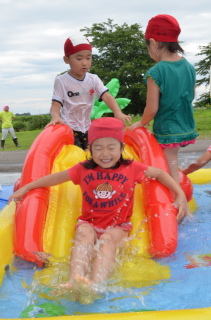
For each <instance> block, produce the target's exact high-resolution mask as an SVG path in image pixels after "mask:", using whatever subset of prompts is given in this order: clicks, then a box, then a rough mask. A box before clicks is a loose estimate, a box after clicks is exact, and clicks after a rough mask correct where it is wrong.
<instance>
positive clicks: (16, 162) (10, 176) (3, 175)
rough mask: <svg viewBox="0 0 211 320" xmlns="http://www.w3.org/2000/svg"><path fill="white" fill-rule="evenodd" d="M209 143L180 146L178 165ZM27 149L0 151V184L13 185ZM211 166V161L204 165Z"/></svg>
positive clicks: (183, 164) (210, 142) (201, 152)
mask: <svg viewBox="0 0 211 320" xmlns="http://www.w3.org/2000/svg"><path fill="white" fill-rule="evenodd" d="M210 145H211V140H197V141H196V143H195V144H193V145H188V146H186V147H184V148H180V151H179V166H181V167H184V168H185V167H187V166H188V165H189V164H190V163H192V162H193V161H195V160H196V159H198V158H199V157H200V156H201V155H202V154H203V153H204V152H205V151H206V150H207V148H208V147H209V146H210ZM27 152H28V150H14V151H1V152H0V185H13V184H14V183H15V181H16V180H17V179H18V178H19V177H20V175H21V171H22V168H23V163H24V160H25V157H26V155H27ZM204 168H211V161H210V162H209V163H208V164H207V165H206V166H204Z"/></svg>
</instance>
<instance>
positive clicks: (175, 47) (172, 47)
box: [145, 39, 185, 54]
mask: <svg viewBox="0 0 211 320" xmlns="http://www.w3.org/2000/svg"><path fill="white" fill-rule="evenodd" d="M145 41H146V45H147V46H149V45H150V40H147V39H145ZM157 42H158V50H161V49H166V50H167V51H169V52H172V53H177V52H180V53H182V54H184V53H185V51H184V50H183V49H182V47H181V46H180V45H179V43H178V42H161V41H157Z"/></svg>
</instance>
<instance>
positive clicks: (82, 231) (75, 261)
mask: <svg viewBox="0 0 211 320" xmlns="http://www.w3.org/2000/svg"><path fill="white" fill-rule="evenodd" d="M96 240H97V235H96V232H95V230H94V229H93V228H92V227H91V226H90V225H88V224H86V223H84V224H82V225H80V226H79V227H78V229H77V230H76V232H75V239H74V245H73V248H72V253H71V259H70V278H69V280H70V281H71V280H74V279H75V277H78V276H82V277H86V276H87V274H88V272H89V269H90V262H91V260H92V257H93V248H94V244H95V243H96Z"/></svg>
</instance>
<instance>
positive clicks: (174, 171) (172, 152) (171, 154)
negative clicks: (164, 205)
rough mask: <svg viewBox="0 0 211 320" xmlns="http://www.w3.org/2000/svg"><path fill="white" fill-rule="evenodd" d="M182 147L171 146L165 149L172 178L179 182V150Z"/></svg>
mask: <svg viewBox="0 0 211 320" xmlns="http://www.w3.org/2000/svg"><path fill="white" fill-rule="evenodd" d="M179 149H180V147H177V148H174V147H173V148H172V149H170V147H167V148H165V149H164V150H163V152H164V154H165V157H166V161H167V164H168V168H169V173H170V175H171V176H172V178H173V179H174V180H175V181H176V182H177V183H178V184H180V183H179V170H178V151H179Z"/></svg>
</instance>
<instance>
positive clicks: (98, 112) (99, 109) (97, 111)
mask: <svg viewBox="0 0 211 320" xmlns="http://www.w3.org/2000/svg"><path fill="white" fill-rule="evenodd" d="M119 86H120V85H119V80H118V79H115V78H113V79H111V81H110V82H109V83H108V84H107V85H106V87H107V88H108V89H109V93H110V94H111V95H112V96H113V97H114V98H115V97H116V96H117V93H118V91H119ZM130 101H131V100H129V99H126V98H118V99H116V102H117V104H118V106H119V108H120V109H121V110H122V109H124V108H125V107H127V105H128V103H129V102H130ZM110 112H112V111H111V109H109V107H108V106H107V105H106V104H105V102H103V101H101V102H99V101H98V100H97V98H95V104H94V107H93V110H92V113H91V119H92V120H94V119H98V118H100V117H102V115H103V114H104V113H110Z"/></svg>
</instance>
